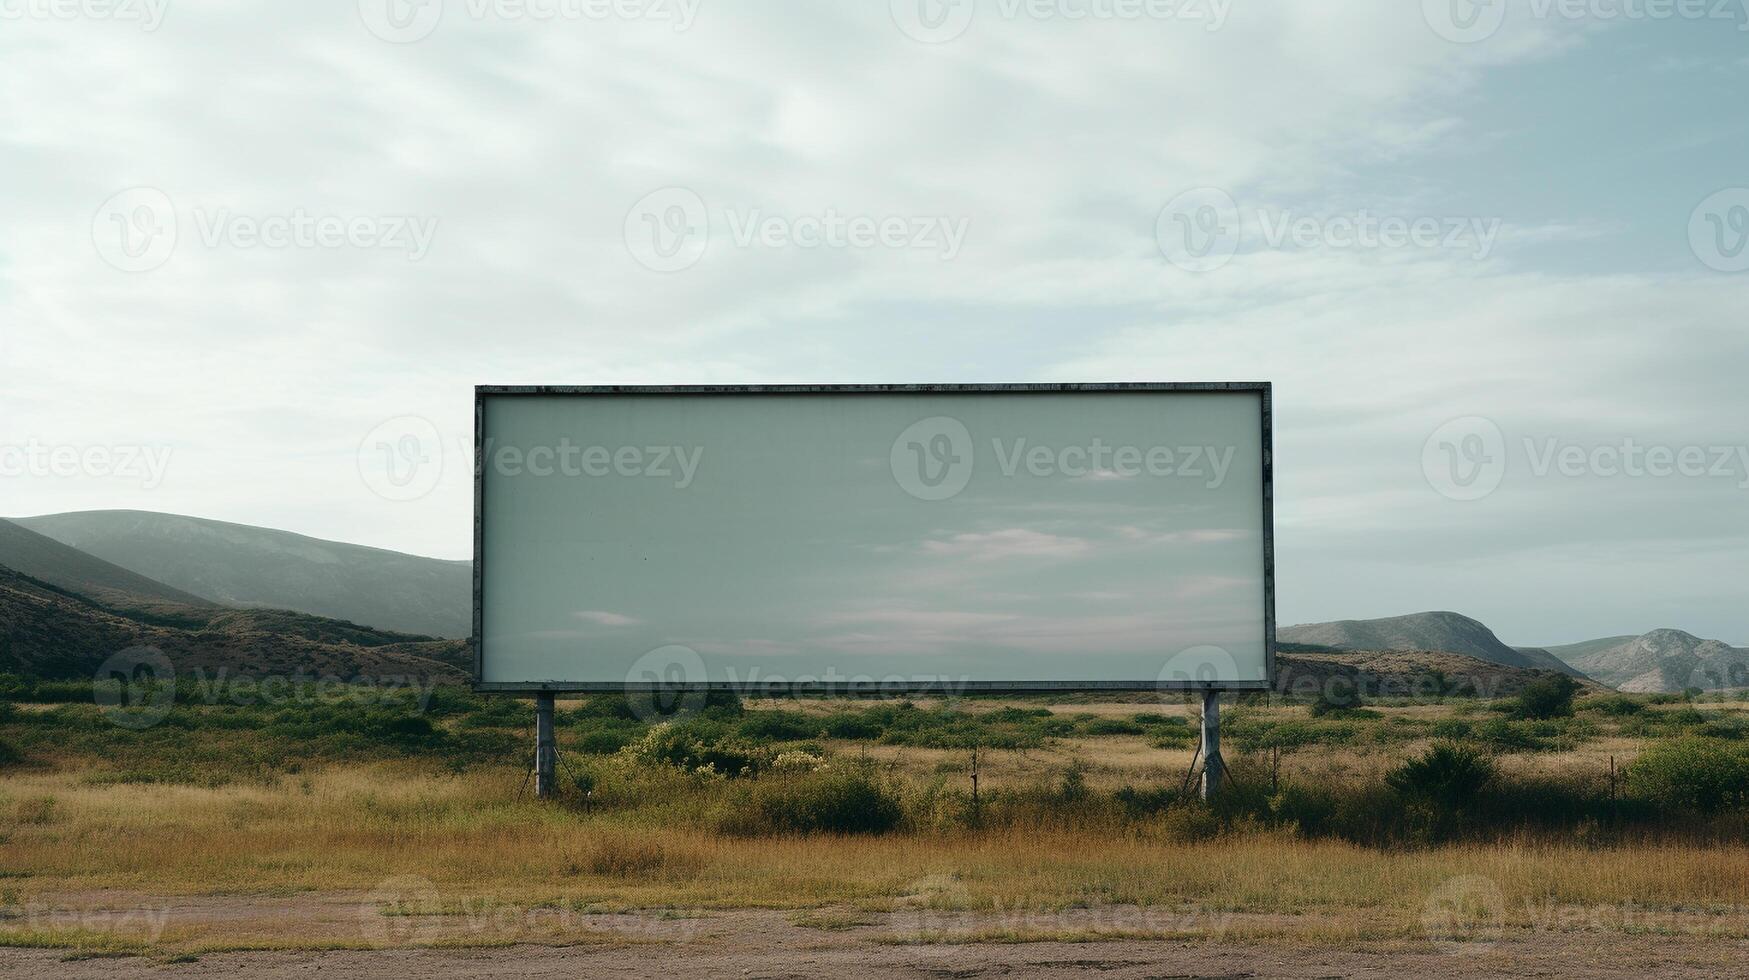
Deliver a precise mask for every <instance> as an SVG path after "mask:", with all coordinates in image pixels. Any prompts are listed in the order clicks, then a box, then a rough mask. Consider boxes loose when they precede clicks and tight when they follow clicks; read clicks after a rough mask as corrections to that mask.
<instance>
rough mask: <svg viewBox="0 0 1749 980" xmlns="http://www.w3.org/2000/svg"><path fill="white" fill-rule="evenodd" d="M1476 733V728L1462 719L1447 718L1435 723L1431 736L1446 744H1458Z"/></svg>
mask: <svg viewBox="0 0 1749 980" xmlns="http://www.w3.org/2000/svg"><path fill="white" fill-rule="evenodd" d="M1475 733H1476V726H1474V725H1472V724H1470V723H1469V722H1467V721H1464V720H1463V719H1461V718H1447V719H1445V720H1443V721H1436V722H1434V723H1433V730H1432V732H1431V734H1432V735H1433V737H1434V738H1437V739H1440V740H1441V741H1446V742H1456V741H1461V740H1462V739H1466V738H1469V737H1470V736H1472V735H1474V734H1475Z"/></svg>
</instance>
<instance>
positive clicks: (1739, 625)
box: [0, 0, 1749, 643]
mask: <svg viewBox="0 0 1749 980" xmlns="http://www.w3.org/2000/svg"><path fill="white" fill-rule="evenodd" d="M1509 6H1510V10H1508V11H1506V14H1507V15H1506V16H1505V17H1504V20H1503V21H1502V20H1501V19H1499V17H1498V14H1499V13H1500V12H1501V11H1502V9H1504V8H1501V7H1497V6H1492V5H1489V4H1486V3H1484V4H1479V5H1478V4H1472V3H1471V0H1427V2H1425V3H1419V2H1408V0H1376V2H1358V0H1357V2H1342V3H1337V2H1330V0H1317V2H1298V3H1289V2H1281V0H1268V2H1264V0H1251V2H1244V0H1231V2H1227V0H1221V2H1219V3H1216V2H1215V0H1182V2H1178V3H1171V4H1167V3H1159V2H1147V0H1049V2H1046V0H1032V2H1024V3H1023V2H1019V0H989V2H987V3H986V2H983V0H979V3H978V5H977V6H976V7H975V8H973V7H971V6H969V5H964V4H956V3H951V2H948V3H941V2H937V0H894V2H893V3H891V4H888V3H886V2H860V3H854V4H853V3H823V2H819V0H806V2H803V0H794V2H768V3H734V4H731V3H726V2H715V0H620V2H618V3H611V4H610V3H601V2H599V0H528V2H527V3H526V4H525V3H521V2H517V3H512V2H510V0H502V2H498V0H447V3H439V2H438V0H427V2H425V3H423V4H421V3H417V2H407V0H299V2H297V3H264V2H263V3H237V2H233V0H114V2H110V0H102V2H100V0H60V2H50V0H0V174H3V175H4V180H0V213H3V214H4V215H5V220H4V224H3V225H0V359H3V360H0V363H4V365H5V368H6V371H5V379H6V380H5V385H4V387H3V388H0V447H4V448H3V449H0V467H4V470H3V475H0V488H3V489H0V494H3V496H0V513H5V514H8V515H30V514H41V513H50V512H56V511H63V510H80V509H94V508H112V507H128V508H141V509H150V510H162V511H172V512H178V513H187V514H194V515H199V516H205V517H213V518H220V519H224V520H231V521H238V522H243V523H250V524H260V525H266V526H271V527H279V528H285V529H289V530H293V531H299V532H302V533H306V534H312V535H316V536H319V537H326V538H334V539H340V540H346V541H356V542H361V543H365V544H371V545H377V546H382V547H387V548H394V549H399V550H405V551H411V552H416V553H420V554H426V555H436V556H442V557H454V558H459V557H465V556H466V555H468V554H469V553H470V518H471V502H470V492H471V482H470V473H469V468H470V454H471V424H472V422H471V409H472V400H471V387H472V386H473V385H474V384H476V383H482V382H484V383H535V382H544V383H570V384H599V383H677V382H725V383H726V382H755V381H763V382H782V381H793V382H817V381H845V382H848V381H1021V380H1035V381H1053V380H1077V381H1115V380H1147V381H1165V380H1229V379H1230V380H1252V379H1259V380H1271V381H1273V382H1275V384H1276V391H1275V396H1276V400H1275V408H1276V447H1277V470H1276V476H1277V494H1278V512H1277V540H1278V552H1279V578H1278V598H1279V609H1280V619H1281V621H1282V622H1283V623H1294V622H1304V621H1314V620H1323V619H1330V618H1345V617H1366V616H1376V615H1389V614H1397V613H1404V612H1411V611H1416V610H1422V609H1433V608H1445V609H1454V610H1457V611H1460V612H1463V613H1466V614H1468V615H1472V616H1475V617H1477V618H1479V619H1481V620H1483V621H1484V622H1486V623H1488V624H1489V625H1491V626H1493V627H1494V628H1495V629H1496V630H1497V631H1498V632H1499V633H1500V634H1501V635H1502V637H1503V638H1505V639H1507V640H1508V641H1509V642H1519V643H1556V642H1566V641H1572V640H1577V639H1581V638H1587V637H1593V636H1600V635H1609V634H1616V633H1639V632H1642V631H1644V630H1647V629H1650V628H1654V627H1659V626H1676V627H1680V628H1684V629H1688V630H1690V631H1692V632H1695V633H1699V634H1701V635H1705V636H1716V637H1719V638H1722V639H1726V640H1728V641H1734V642H1739V643H1741V642H1744V641H1746V640H1749V624H1746V623H1745V622H1744V612H1743V610H1744V608H1745V603H1744V601H1743V598H1744V597H1743V589H1744V572H1745V569H1746V568H1749V541H1746V532H1749V489H1745V484H1749V448H1745V447H1749V387H1746V386H1745V384H1744V368H1745V366H1746V365H1749V322H1746V320H1749V317H1746V315H1745V310H1749V272H1745V271H1743V270H1744V268H1745V267H1746V266H1749V248H1745V238H1746V237H1749V190H1745V189H1744V188H1745V187H1749V168H1746V167H1745V161H1746V160H1749V125H1746V119H1745V110H1744V108H1743V92H1744V91H1745V88H1746V86H1749V33H1746V32H1745V31H1744V30H1743V29H1744V27H1745V26H1749V16H1746V15H1745V12H1744V10H1743V9H1742V4H1741V3H1739V2H1737V0H1731V2H1729V3H1726V4H1717V3H1713V2H1709V3H1706V4H1701V5H1698V6H1695V5H1691V4H1682V5H1680V9H1677V8H1676V7H1675V6H1663V7H1660V6H1658V5H1657V4H1653V5H1652V6H1651V8H1650V9H1651V10H1652V11H1653V12H1654V15H1653V16H1635V17H1632V18H1628V17H1623V16H1619V15H1618V14H1619V11H1621V10H1622V9H1624V8H1623V7H1622V5H1619V4H1617V3H1615V2H1613V0H1599V2H1597V3H1586V4H1577V5H1575V4H1573V3H1571V2H1567V3H1546V2H1540V0H1539V2H1537V3H1534V4H1533V3H1531V2H1529V0H1526V2H1524V3H1522V4H1521V3H1517V2H1514V3H1512V4H1510V5H1509ZM1626 9H1628V10H1630V11H1633V12H1635V13H1636V14H1645V13H1646V11H1647V9H1648V8H1647V7H1646V6H1645V5H1643V4H1628V5H1627V7H1626ZM1696 11H1698V12H1699V13H1701V14H1704V15H1706V16H1691V15H1692V14H1694V13H1695V12H1696ZM536 13H539V14H541V15H542V16H535V14H536ZM1077 15H1085V16H1077ZM1666 15H1667V16H1666ZM1713 15H1718V16H1713ZM1630 445H1631V447H1632V448H1631V449H1630V448H1628V447H1629V446H1630ZM1600 447H1601V448H1602V449H1603V450H1604V452H1602V453H1599V452H1597V450H1598V449H1599V448H1600ZM94 448H102V449H113V450H114V451H113V452H110V453H102V452H98V453H94V452H93V451H92V450H93V449H94ZM1648 449H1650V450H1651V451H1650V452H1649V453H1648V452H1647V450H1648ZM69 451H73V453H74V456H76V459H75V458H74V456H69V455H68V453H69ZM57 453H58V454H59V455H56V454H57ZM1563 454H1566V455H1563ZM1617 457H1622V459H1621V460H1618V459H1617ZM419 459H424V460H426V462H425V463H424V464H423V465H422V466H419V467H417V468H414V467H411V466H410V465H407V461H408V460H419ZM1636 474H1637V475H1636Z"/></svg>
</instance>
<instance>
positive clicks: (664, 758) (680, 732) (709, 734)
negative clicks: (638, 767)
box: [621, 721, 771, 776]
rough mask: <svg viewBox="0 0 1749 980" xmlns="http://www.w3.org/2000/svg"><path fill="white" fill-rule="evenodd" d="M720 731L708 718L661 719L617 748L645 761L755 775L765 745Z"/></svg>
mask: <svg viewBox="0 0 1749 980" xmlns="http://www.w3.org/2000/svg"><path fill="white" fill-rule="evenodd" d="M721 732H722V729H721V726H718V725H713V724H711V723H708V722H706V723H702V724H701V723H699V722H697V721H694V722H689V723H684V724H675V723H673V722H663V723H662V724H660V725H654V726H651V728H650V730H649V731H647V732H645V733H644V735H643V737H642V738H639V739H637V740H636V741H634V742H630V743H628V744H627V745H626V747H625V748H624V749H622V750H621V751H622V752H624V753H626V754H628V755H629V756H630V757H631V758H633V759H635V760H637V761H639V762H644V763H647V764H652V765H668V766H676V767H678V768H681V769H684V770H686V771H688V772H700V771H703V772H714V773H717V774H720V775H724V776H751V775H755V774H757V773H758V772H759V771H760V770H761V769H763V768H765V766H766V764H767V763H769V762H770V758H771V752H770V750H769V749H762V748H759V747H757V746H753V745H748V744H746V743H744V742H737V741H734V740H732V739H728V738H725V737H723V736H722V734H721Z"/></svg>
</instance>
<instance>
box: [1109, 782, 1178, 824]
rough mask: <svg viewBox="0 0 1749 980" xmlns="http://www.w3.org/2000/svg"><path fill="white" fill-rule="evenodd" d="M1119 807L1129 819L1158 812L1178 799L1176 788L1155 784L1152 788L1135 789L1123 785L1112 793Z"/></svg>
mask: <svg viewBox="0 0 1749 980" xmlns="http://www.w3.org/2000/svg"><path fill="white" fill-rule="evenodd" d="M1113 799H1115V800H1117V804H1118V806H1119V807H1122V808H1123V812H1124V816H1126V817H1129V818H1130V819H1132V820H1133V819H1135V818H1136V817H1143V816H1147V815H1149V814H1154V813H1159V812H1160V811H1162V810H1164V809H1166V808H1167V807H1169V806H1171V805H1172V804H1173V803H1175V802H1177V800H1178V790H1177V789H1174V788H1171V787H1166V786H1157V787H1154V788H1153V789H1137V788H1135V787H1134V786H1124V787H1123V788H1121V789H1119V790H1118V791H1117V792H1116V793H1115V794H1113Z"/></svg>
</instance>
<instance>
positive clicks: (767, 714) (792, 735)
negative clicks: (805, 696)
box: [736, 711, 825, 742]
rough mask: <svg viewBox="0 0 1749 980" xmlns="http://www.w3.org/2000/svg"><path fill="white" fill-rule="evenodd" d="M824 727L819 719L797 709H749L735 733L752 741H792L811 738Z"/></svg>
mask: <svg viewBox="0 0 1749 980" xmlns="http://www.w3.org/2000/svg"><path fill="white" fill-rule="evenodd" d="M824 727H825V726H824V725H822V724H821V723H820V719H818V718H811V717H809V716H807V715H804V714H802V713H801V712H799V711H750V712H747V713H746V714H745V715H743V716H742V717H741V723H740V724H739V725H737V726H736V733H737V734H738V735H740V736H741V737H742V738H744V739H747V740H748V741H752V742H794V741H799V740H801V739H804V738H813V737H814V736H816V735H819V734H820V731H821V729H823V728H824Z"/></svg>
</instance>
